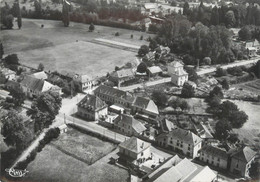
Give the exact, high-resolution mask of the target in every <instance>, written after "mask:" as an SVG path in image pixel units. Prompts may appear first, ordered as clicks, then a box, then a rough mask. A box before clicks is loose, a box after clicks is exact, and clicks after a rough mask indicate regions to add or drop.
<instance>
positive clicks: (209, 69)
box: [197, 56, 260, 75]
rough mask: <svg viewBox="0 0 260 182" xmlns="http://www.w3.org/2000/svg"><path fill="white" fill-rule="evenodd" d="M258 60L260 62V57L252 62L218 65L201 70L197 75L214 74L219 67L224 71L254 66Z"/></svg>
mask: <svg viewBox="0 0 260 182" xmlns="http://www.w3.org/2000/svg"><path fill="white" fill-rule="evenodd" d="M258 60H260V56H259V57H256V58H254V59H251V60H243V61H242V60H241V61H236V62H234V63H230V64H227V65H222V66H221V65H216V66H215V67H213V68H212V67H211V68H206V69H203V70H199V71H197V74H198V75H204V74H208V73H212V72H214V71H216V68H217V67H221V68H223V69H227V68H231V67H236V66H243V65H247V64H253V63H256V62H257V61H258Z"/></svg>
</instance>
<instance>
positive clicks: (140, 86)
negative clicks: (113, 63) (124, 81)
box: [119, 56, 260, 91]
mask: <svg viewBox="0 0 260 182" xmlns="http://www.w3.org/2000/svg"><path fill="white" fill-rule="evenodd" d="M258 60H260V56H259V57H257V58H254V59H251V60H243V61H242V60H241V61H237V62H234V63H231V64H228V65H222V66H220V65H215V66H214V67H210V68H205V69H201V70H199V71H197V74H198V75H204V74H208V73H212V72H215V71H216V68H217V67H218V66H219V67H221V68H223V69H227V68H231V67H235V66H243V65H247V64H252V63H256V62H257V61H258ZM170 81H171V78H170V77H168V78H162V79H159V80H155V81H148V82H145V83H139V84H135V85H130V86H127V87H120V88H119V89H120V90H124V91H131V90H134V89H137V88H138V87H139V88H142V87H143V86H144V84H145V86H152V85H157V84H161V83H167V82H170Z"/></svg>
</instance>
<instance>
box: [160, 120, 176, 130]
mask: <svg viewBox="0 0 260 182" xmlns="http://www.w3.org/2000/svg"><path fill="white" fill-rule="evenodd" d="M174 128H175V125H174V124H173V123H172V122H171V121H169V120H168V119H166V118H163V119H162V120H161V129H162V130H163V131H166V132H168V131H171V130H172V129H174Z"/></svg>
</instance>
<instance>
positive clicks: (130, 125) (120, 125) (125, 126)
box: [114, 114, 146, 136]
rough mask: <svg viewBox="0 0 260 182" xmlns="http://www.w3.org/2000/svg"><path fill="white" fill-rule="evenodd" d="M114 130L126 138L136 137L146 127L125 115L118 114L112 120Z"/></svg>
mask: <svg viewBox="0 0 260 182" xmlns="http://www.w3.org/2000/svg"><path fill="white" fill-rule="evenodd" d="M114 128H115V130H117V131H118V132H120V133H123V134H126V135H128V136H133V135H134V136H138V135H141V134H142V133H143V132H144V131H145V130H146V127H145V126H144V125H143V124H142V123H141V122H140V121H138V120H136V119H135V118H134V117H133V116H131V115H127V114H120V115H119V116H118V117H117V118H116V119H115V120H114Z"/></svg>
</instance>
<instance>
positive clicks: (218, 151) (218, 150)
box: [201, 145, 228, 160]
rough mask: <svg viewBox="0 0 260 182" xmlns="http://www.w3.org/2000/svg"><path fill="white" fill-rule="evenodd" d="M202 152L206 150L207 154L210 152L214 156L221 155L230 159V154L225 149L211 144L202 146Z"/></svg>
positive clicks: (220, 156)
mask: <svg viewBox="0 0 260 182" xmlns="http://www.w3.org/2000/svg"><path fill="white" fill-rule="evenodd" d="M201 152H204V153H206V154H210V155H212V156H214V157H219V158H222V159H225V160H227V159H228V154H227V152H226V151H225V150H224V149H221V148H218V147H214V146H211V145H205V146H203V147H202V149H201Z"/></svg>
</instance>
